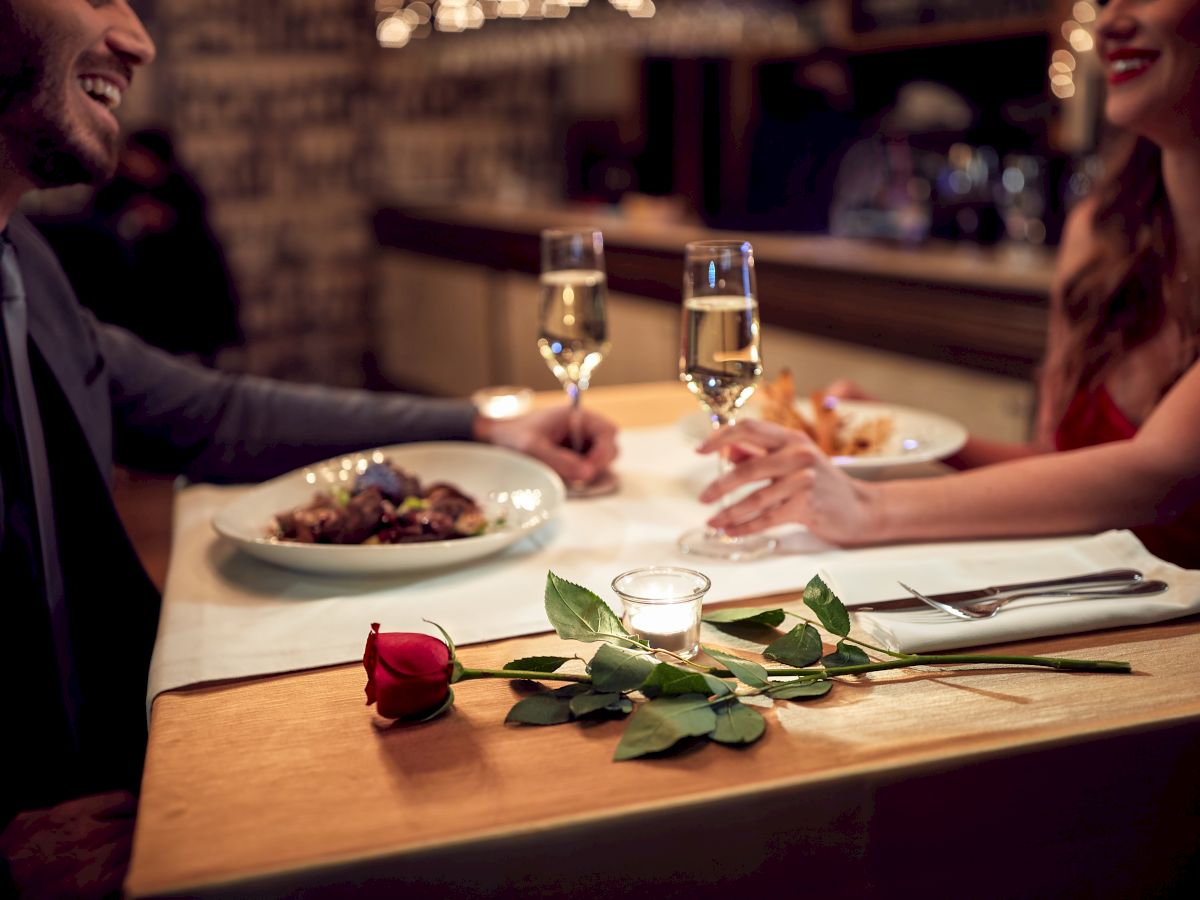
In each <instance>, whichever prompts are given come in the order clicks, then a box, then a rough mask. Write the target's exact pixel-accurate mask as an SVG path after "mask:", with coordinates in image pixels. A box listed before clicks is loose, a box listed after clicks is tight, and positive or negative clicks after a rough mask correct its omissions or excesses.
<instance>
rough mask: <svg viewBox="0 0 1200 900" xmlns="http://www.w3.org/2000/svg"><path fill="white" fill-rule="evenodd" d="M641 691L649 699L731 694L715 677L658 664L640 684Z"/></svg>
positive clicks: (667, 664)
mask: <svg viewBox="0 0 1200 900" xmlns="http://www.w3.org/2000/svg"><path fill="white" fill-rule="evenodd" d="M641 691H642V693H643V694H645V695H646V696H647V697H650V698H651V699H653V698H654V697H677V696H679V695H680V694H705V695H707V696H714V695H716V696H720V695H723V694H728V693H731V689H730V687H729V685H728V684H726V683H725V682H724V681H722V680H721V679H720V678H717V676H715V675H705V674H704V673H703V672H695V671H692V670H690V669H681V668H680V667H679V666H673V665H671V664H670V663H659V664H658V665H657V666H655V667H654V671H653V672H651V673H650V676H649V677H648V678H647V679H646V680H645V681H643V682H642V686H641Z"/></svg>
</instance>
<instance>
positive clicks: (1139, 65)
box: [1112, 59, 1150, 74]
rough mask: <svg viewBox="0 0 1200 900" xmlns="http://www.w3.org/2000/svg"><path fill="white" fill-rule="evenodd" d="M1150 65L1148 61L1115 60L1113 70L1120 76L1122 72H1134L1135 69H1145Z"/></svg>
mask: <svg viewBox="0 0 1200 900" xmlns="http://www.w3.org/2000/svg"><path fill="white" fill-rule="evenodd" d="M1148 65H1150V60H1148V59H1115V60H1113V62H1112V70H1113V71H1114V72H1116V73H1118V74H1120V73H1121V72H1132V71H1133V70H1134V69H1144V68H1146V66H1148Z"/></svg>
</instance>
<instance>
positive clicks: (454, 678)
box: [450, 657, 463, 684]
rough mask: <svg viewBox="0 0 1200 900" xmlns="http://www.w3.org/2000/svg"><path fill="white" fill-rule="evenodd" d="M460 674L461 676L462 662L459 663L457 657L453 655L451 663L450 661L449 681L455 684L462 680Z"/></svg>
mask: <svg viewBox="0 0 1200 900" xmlns="http://www.w3.org/2000/svg"><path fill="white" fill-rule="evenodd" d="M462 676H463V666H462V663H460V662H459V661H458V658H457V657H455V659H454V661H453V662H452V663H450V683H451V684H455V683H457V682H459V681H462Z"/></svg>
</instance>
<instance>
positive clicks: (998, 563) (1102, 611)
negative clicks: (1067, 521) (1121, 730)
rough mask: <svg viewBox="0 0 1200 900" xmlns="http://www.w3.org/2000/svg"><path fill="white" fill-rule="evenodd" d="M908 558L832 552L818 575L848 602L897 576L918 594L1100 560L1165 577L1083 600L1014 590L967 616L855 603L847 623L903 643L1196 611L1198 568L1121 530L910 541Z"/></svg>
mask: <svg viewBox="0 0 1200 900" xmlns="http://www.w3.org/2000/svg"><path fill="white" fill-rule="evenodd" d="M912 549H913V551H914V552H912V553H909V554H908V555H907V557H906V558H902V559H901V558H895V557H893V558H889V559H877V560H863V559H855V560H853V561H852V560H844V561H833V562H830V563H828V564H826V565H825V566H823V575H824V577H825V579H826V583H827V584H829V586H830V587H831V588H833V590H834V592H835V593H837V595H838V596H839V597H841V598H842V601H843V602H844V603H845V604H846V605H847V606H848V607H849V608H850V610H851V612H853V611H854V604H867V603H871V602H876V601H880V600H886V599H890V598H893V597H903V596H905V591H904V589H903V588H901V587H900V585H899V583H898V582H901V581H903V582H904V583H905V584H907V585H910V586H912V587H913V588H915V589H916V590H918V591H920V592H921V593H923V594H937V593H942V592H946V591H962V590H970V589H972V588H982V587H987V586H988V585H993V584H1013V583H1015V582H1022V581H1038V580H1041V579H1045V578H1060V577H1067V576H1071V575H1083V574H1086V573H1088V572H1098V571H1101V570H1104V569H1117V568H1121V569H1124V568H1128V569H1138V570H1140V571H1141V572H1142V573H1143V574H1144V575H1145V576H1146V578H1147V579H1159V580H1162V581H1165V582H1166V583H1167V584H1169V585H1170V589H1169V590H1167V591H1164V592H1163V593H1161V594H1152V595H1149V596H1145V597H1113V598H1106V599H1093V598H1089V599H1086V600H1080V599H1075V600H1072V599H1068V598H1052V597H1030V598H1025V599H1021V600H1014V601H1013V602H1012V603H1011V604H1009V605H1007V606H1005V607H1004V608H1003V609H1002V610H1001V611H1000V612H999V614H997V615H996V616H994V617H993V618H990V619H977V620H973V621H966V620H963V619H955V618H952V617H951V616H949V615H947V614H946V613H943V612H939V611H938V610H934V609H929V610H897V611H895V612H874V613H871V612H861V613H855V614H854V618H855V625H856V626H857V627H859V628H861V629H862V630H863V631H865V632H869V633H870V634H871V635H872V636H873V637H875V638H876V639H877V640H878V641H879V642H881V643H883V644H884V645H886V646H888V647H890V648H891V649H893V650H898V651H900V652H904V653H918V652H926V651H931V650H947V649H950V648H953V647H970V646H978V645H980V644H998V643H1003V642H1005V641H1017V640H1025V639H1028V638H1036V637H1046V636H1049V635H1055V634H1069V633H1073V632H1080V631H1093V630H1096V629H1100V628H1115V627H1118V626H1122V625H1145V624H1148V623H1151V622H1161V621H1164V620H1166V619H1174V618H1177V617H1179V616H1187V615H1192V614H1194V613H1200V571H1195V570H1189V569H1181V568H1179V567H1178V566H1175V565H1172V564H1171V563H1168V562H1164V561H1163V560H1160V559H1158V558H1157V557H1154V556H1151V555H1150V553H1149V552H1147V550H1146V549H1145V548H1144V547H1143V546H1142V545H1141V543H1140V542H1139V541H1138V539H1137V538H1136V537H1134V535H1133V534H1131V533H1130V532H1128V531H1108V532H1105V533H1103V534H1098V535H1093V536H1090V537H1080V538H1069V539H1062V540H1057V541H1053V542H1049V543H1048V544H1047V543H1046V542H1042V543H1040V544H1038V543H1034V542H1013V541H1004V542H996V543H995V544H994V545H991V546H988V545H982V546H981V545H970V547H969V549H966V548H964V552H963V553H961V554H959V553H954V552H953V549H952V545H946V544H940V545H936V546H933V545H931V546H927V547H926V548H923V549H924V550H925V552H923V553H922V552H919V548H915V547H914V548H912Z"/></svg>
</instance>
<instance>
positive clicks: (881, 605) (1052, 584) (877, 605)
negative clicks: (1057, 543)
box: [846, 569, 1143, 612]
mask: <svg viewBox="0 0 1200 900" xmlns="http://www.w3.org/2000/svg"><path fill="white" fill-rule="evenodd" d="M1142 577H1143V576H1142V573H1141V572H1139V571H1138V570H1137V569H1107V570H1105V571H1103V572H1091V573H1089V574H1086V575H1072V576H1071V577H1070V578H1052V579H1050V580H1048V581H1026V582H1023V583H1021V584H999V585H994V586H992V587H985V588H977V589H976V590H973V591H952V592H950V593H947V594H930V595H929V596H930V597H931V598H933V599H934V600H937V601H939V602H940V603H949V604H951V605H954V604H959V603H970V602H971V601H973V600H986V599H989V598H993V597H1003V596H1005V595H1006V594H1017V593H1023V592H1026V591H1040V590H1046V591H1057V590H1061V589H1063V588H1092V587H1112V586H1113V585H1130V584H1136V583H1137V582H1139V581H1141V580H1142ZM846 608H847V609H849V610H850V612H887V611H890V610H902V609H928V608H929V606H928V605H927V604H926V603H924V602H922V601H921V600H918V599H917V598H915V597H898V598H897V599H895V600H878V601H875V602H871V603H863V604H854V605H851V604H846Z"/></svg>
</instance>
